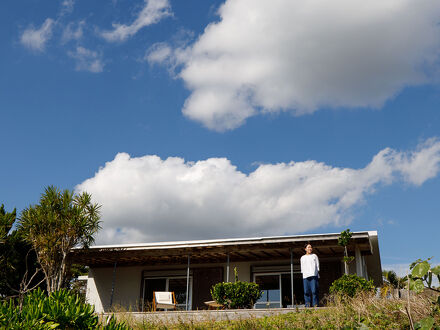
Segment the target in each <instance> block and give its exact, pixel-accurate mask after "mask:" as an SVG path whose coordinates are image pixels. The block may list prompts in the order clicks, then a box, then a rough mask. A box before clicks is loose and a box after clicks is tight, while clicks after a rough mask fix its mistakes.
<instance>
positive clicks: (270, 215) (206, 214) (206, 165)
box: [76, 139, 440, 243]
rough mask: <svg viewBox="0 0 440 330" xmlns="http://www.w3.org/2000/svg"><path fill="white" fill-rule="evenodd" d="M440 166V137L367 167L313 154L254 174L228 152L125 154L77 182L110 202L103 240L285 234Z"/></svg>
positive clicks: (419, 179) (342, 218)
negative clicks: (198, 156) (189, 157)
mask: <svg viewBox="0 0 440 330" xmlns="http://www.w3.org/2000/svg"><path fill="white" fill-rule="evenodd" d="M439 170H440V141H439V140H436V139H430V140H427V141H425V142H424V143H422V144H421V145H419V146H418V148H417V149H416V150H413V151H409V152H401V151H396V150H393V149H384V150H382V151H380V152H379V153H378V154H377V155H376V156H375V157H374V158H373V159H372V161H371V162H370V163H369V164H367V165H366V166H365V167H364V168H361V169H352V168H338V167H332V166H330V165H326V164H323V163H318V162H316V161H313V160H310V161H305V162H290V163H278V164H263V165H260V166H258V168H257V169H256V170H255V171H253V172H251V173H249V174H245V173H243V172H241V171H239V170H238V169H237V168H236V167H235V166H234V165H232V164H231V162H230V161H229V160H228V159H225V158H210V159H206V160H200V161H197V162H185V161H184V159H182V158H179V157H170V158H167V159H161V158H159V157H157V156H154V155H152V156H151V155H149V156H144V157H130V156H129V155H128V154H126V153H119V154H117V155H116V157H115V158H114V159H113V160H112V161H110V162H107V163H106V164H105V166H104V167H102V168H100V169H99V171H98V172H97V173H96V174H95V176H94V177H92V178H90V179H87V180H85V181H84V182H83V183H81V184H79V185H78V186H77V187H76V190H77V191H78V192H79V191H88V192H90V193H92V195H93V197H94V199H95V200H96V201H97V202H99V203H100V204H102V205H103V209H102V212H103V213H102V220H103V229H102V231H101V232H100V234H99V237H98V240H97V242H98V243H134V242H142V241H144V242H147V241H161V240H185V239H207V238H219V237H237V236H245V237H247V236H253V235H278V234H285V233H290V234H292V233H299V232H303V231H308V230H314V229H318V228H320V227H322V226H326V225H329V224H334V225H340V224H346V223H348V222H350V221H351V210H352V209H353V207H355V206H357V205H359V204H360V203H362V201H363V199H364V197H365V195H366V194H369V193H373V192H374V191H375V190H376V189H378V188H379V187H380V186H382V185H384V184H391V183H392V182H394V181H396V180H399V181H403V182H407V183H409V184H413V185H421V184H422V183H423V182H425V181H426V180H428V179H430V178H432V177H435V176H436V175H437V174H438V172H439Z"/></svg>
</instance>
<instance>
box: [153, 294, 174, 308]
mask: <svg viewBox="0 0 440 330" xmlns="http://www.w3.org/2000/svg"><path fill="white" fill-rule="evenodd" d="M158 308H163V309H174V310H175V309H177V303H176V297H175V296H174V292H168V291H154V292H153V312H155V311H156V310H157V309H158Z"/></svg>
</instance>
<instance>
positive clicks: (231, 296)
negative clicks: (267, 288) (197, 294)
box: [211, 281, 261, 308]
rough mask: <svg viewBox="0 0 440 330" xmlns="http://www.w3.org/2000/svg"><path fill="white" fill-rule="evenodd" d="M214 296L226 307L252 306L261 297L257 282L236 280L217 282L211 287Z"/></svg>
mask: <svg viewBox="0 0 440 330" xmlns="http://www.w3.org/2000/svg"><path fill="white" fill-rule="evenodd" d="M211 295H212V298H213V299H214V300H215V301H216V302H217V303H219V304H221V305H223V306H225V308H252V306H253V305H254V304H255V302H256V301H257V300H258V299H259V298H260V297H261V290H260V288H259V286H258V284H256V283H250V282H242V281H236V282H235V283H225V282H222V283H217V284H215V285H214V286H213V287H212V289H211Z"/></svg>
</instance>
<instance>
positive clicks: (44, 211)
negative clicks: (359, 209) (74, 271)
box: [19, 186, 101, 293]
mask: <svg viewBox="0 0 440 330" xmlns="http://www.w3.org/2000/svg"><path fill="white" fill-rule="evenodd" d="M100 207H101V206H100V205H98V204H93V203H92V198H91V195H90V194H88V193H86V192H84V193H81V194H79V195H75V194H74V193H73V191H69V190H64V191H60V190H58V189H57V188H56V187H54V186H49V187H47V188H46V189H45V191H44V193H43V194H42V195H41V198H40V203H39V204H37V205H34V206H29V207H28V208H26V209H25V210H23V212H22V213H21V217H20V222H19V230H20V231H21V232H22V233H23V235H24V238H25V240H26V241H28V242H29V243H30V244H31V245H32V247H33V249H34V250H35V252H36V253H37V259H38V262H39V264H40V265H41V268H42V270H43V272H44V275H45V279H46V284H47V290H48V291H49V293H50V292H53V291H56V290H59V289H60V288H61V287H62V286H63V285H64V283H65V281H66V274H67V271H68V269H67V268H68V264H67V255H68V253H69V251H70V250H71V249H72V248H73V247H75V246H83V247H88V246H89V245H90V244H92V243H93V242H94V235H95V234H96V233H97V232H98V230H99V229H100V225H99V223H100V221H99V218H100V213H99V209H100Z"/></svg>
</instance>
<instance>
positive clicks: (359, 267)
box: [354, 245, 364, 277]
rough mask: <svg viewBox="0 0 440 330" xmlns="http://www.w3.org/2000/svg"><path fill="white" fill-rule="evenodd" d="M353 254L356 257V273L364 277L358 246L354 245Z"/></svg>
mask: <svg viewBox="0 0 440 330" xmlns="http://www.w3.org/2000/svg"><path fill="white" fill-rule="evenodd" d="M354 256H355V259H356V275H357V276H362V277H364V271H363V265H362V255H361V251H360V250H359V247H358V246H357V245H356V247H355V250H354Z"/></svg>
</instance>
